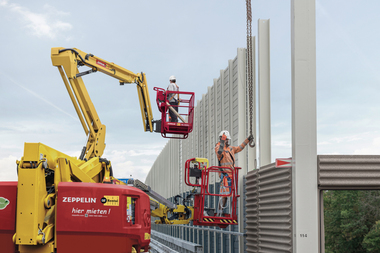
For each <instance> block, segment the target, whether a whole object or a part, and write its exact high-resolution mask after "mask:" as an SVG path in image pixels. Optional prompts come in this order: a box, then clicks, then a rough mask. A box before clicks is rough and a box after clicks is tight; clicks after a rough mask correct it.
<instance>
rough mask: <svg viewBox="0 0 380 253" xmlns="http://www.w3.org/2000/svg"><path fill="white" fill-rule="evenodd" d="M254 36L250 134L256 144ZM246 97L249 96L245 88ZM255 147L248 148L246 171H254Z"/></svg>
mask: <svg viewBox="0 0 380 253" xmlns="http://www.w3.org/2000/svg"><path fill="white" fill-rule="evenodd" d="M255 39H256V38H255V36H253V37H252V47H251V48H252V73H251V76H252V86H253V87H252V134H253V137H255V142H257V135H256V41H255ZM247 96H249V91H248V86H247ZM246 111H247V114H248V115H247V122H248V124H249V97H247V109H246ZM248 135H249V125H248V128H247V136H248ZM256 165H257V163H256V146H255V147H254V148H248V171H251V170H254V169H256Z"/></svg>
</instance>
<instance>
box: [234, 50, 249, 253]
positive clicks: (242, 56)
mask: <svg viewBox="0 0 380 253" xmlns="http://www.w3.org/2000/svg"><path fill="white" fill-rule="evenodd" d="M246 56H247V50H246V49H245V48H238V50H237V59H238V64H237V66H238V85H237V86H238V98H239V103H238V107H239V112H238V113H239V115H238V119H239V130H238V131H239V133H238V140H237V141H238V142H237V144H236V145H240V144H241V143H242V142H243V141H244V140H245V138H247V136H246V133H247V131H246V123H247V121H246V119H247V110H246V109H247V108H246V89H247V78H246V74H247V71H246V70H247V64H246V62H247V57H246ZM248 148H249V147H247V148H245V149H244V150H243V151H242V152H240V153H238V154H237V156H238V160H239V164H238V165H239V167H241V170H240V171H239V181H238V182H239V186H238V188H239V189H238V194H239V195H240V196H243V191H244V188H243V176H244V175H246V174H247V165H248V164H247V159H246V157H247V150H248ZM238 217H239V231H240V232H241V233H244V201H243V198H242V197H241V198H240V199H239V213H238ZM239 246H240V247H239V248H240V250H239V252H244V238H242V237H240V239H239Z"/></svg>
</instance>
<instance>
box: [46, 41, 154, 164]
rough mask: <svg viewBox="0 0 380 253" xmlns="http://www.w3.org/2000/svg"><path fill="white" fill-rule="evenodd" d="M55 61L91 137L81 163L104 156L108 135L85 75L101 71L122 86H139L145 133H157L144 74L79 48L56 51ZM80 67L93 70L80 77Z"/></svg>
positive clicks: (60, 48) (54, 52)
mask: <svg viewBox="0 0 380 253" xmlns="http://www.w3.org/2000/svg"><path fill="white" fill-rule="evenodd" d="M51 59H52V63H53V65H54V66H56V67H58V69H59V72H60V74H61V76H62V79H63V82H64V83H65V86H66V88H67V91H68V93H69V95H70V98H71V101H72V102H73V105H74V107H75V110H76V112H77V114H78V117H79V120H80V122H81V123H82V126H83V129H84V131H85V133H86V135H88V141H87V145H86V147H84V149H83V151H82V154H81V157H80V159H87V160H89V159H91V158H93V157H100V156H102V154H103V152H104V149H105V143H104V142H105V134H106V127H105V125H103V124H102V123H101V121H100V119H99V116H98V114H97V112H96V110H95V107H94V105H93V103H92V101H91V98H90V96H89V94H88V92H87V89H86V87H85V85H84V83H83V80H82V76H84V75H87V74H90V73H93V72H97V71H99V72H102V73H104V74H106V75H109V76H111V77H113V78H116V79H118V80H119V82H120V84H121V85H123V84H124V83H136V86H137V92H138V96H139V100H140V109H141V116H142V120H143V124H144V130H145V131H150V132H152V131H153V114H152V108H151V105H150V99H149V91H148V84H147V82H146V77H145V74H144V73H138V74H135V73H133V72H131V71H129V70H127V69H125V68H122V67H120V66H118V65H116V64H114V63H112V62H108V61H105V60H103V59H101V58H99V57H97V56H94V55H93V54H87V53H85V52H82V51H81V50H79V49H76V48H63V47H55V48H52V49H51ZM80 66H87V67H89V68H91V69H90V70H87V71H84V72H81V73H80V72H79V70H78V67H80Z"/></svg>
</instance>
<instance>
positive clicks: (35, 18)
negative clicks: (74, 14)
mask: <svg viewBox="0 0 380 253" xmlns="http://www.w3.org/2000/svg"><path fill="white" fill-rule="evenodd" d="M0 6H1V7H5V8H8V9H9V10H10V11H11V12H13V13H16V14H17V15H18V17H19V18H20V19H21V21H22V23H23V25H24V27H25V28H27V30H28V31H29V32H30V33H31V34H32V35H33V36H36V37H39V38H44V37H45V38H50V39H55V38H56V37H60V35H61V33H63V32H66V31H69V30H71V29H72V28H73V26H72V25H71V24H70V23H67V22H64V21H62V20H59V18H61V17H64V16H68V15H69V13H65V12H62V11H58V10H57V9H55V8H54V7H53V6H50V5H48V4H45V5H44V6H43V7H42V13H35V12H32V11H30V10H29V9H28V8H26V7H23V6H21V5H19V4H14V3H8V2H7V1H2V2H0Z"/></svg>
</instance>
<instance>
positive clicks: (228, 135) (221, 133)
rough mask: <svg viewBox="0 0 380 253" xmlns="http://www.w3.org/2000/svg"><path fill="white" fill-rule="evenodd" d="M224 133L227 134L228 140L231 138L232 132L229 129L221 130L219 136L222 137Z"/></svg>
mask: <svg viewBox="0 0 380 253" xmlns="http://www.w3.org/2000/svg"><path fill="white" fill-rule="evenodd" d="M223 134H225V135H226V136H227V140H231V136H230V133H229V132H228V131H227V130H223V131H221V132H220V134H219V138H220V137H222V136H223Z"/></svg>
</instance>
